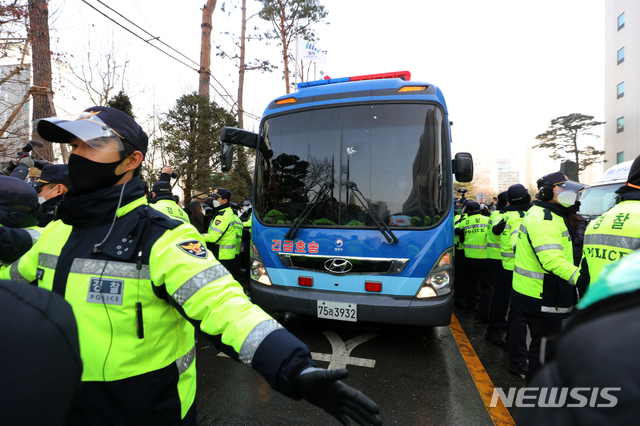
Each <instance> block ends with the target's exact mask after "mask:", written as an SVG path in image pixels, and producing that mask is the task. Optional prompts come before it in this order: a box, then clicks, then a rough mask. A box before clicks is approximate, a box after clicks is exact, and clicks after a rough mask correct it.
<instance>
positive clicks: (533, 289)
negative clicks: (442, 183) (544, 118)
mask: <svg viewBox="0 0 640 426" xmlns="http://www.w3.org/2000/svg"><path fill="white" fill-rule="evenodd" d="M583 188H584V185H582V184H580V183H578V182H572V181H570V180H569V178H568V177H567V176H566V175H564V174H563V173H560V172H556V173H551V174H548V175H545V176H543V177H542V178H541V179H539V180H538V194H537V196H536V197H537V198H538V200H539V201H537V202H536V203H534V206H533V207H531V209H529V211H528V212H527V214H526V215H525V217H524V219H523V220H522V224H521V225H520V230H519V233H518V243H517V246H516V251H515V254H516V257H515V266H514V270H513V291H512V292H511V306H512V308H513V310H514V313H513V316H512V323H511V325H510V327H511V328H514V327H522V323H526V325H527V326H528V327H529V331H530V332H531V344H530V346H529V356H528V358H529V367H528V371H527V379H528V380H529V379H530V378H531V377H532V376H533V374H535V372H536V371H537V370H538V368H539V367H540V341H541V339H542V338H543V337H545V336H549V335H553V334H557V333H559V332H560V330H561V328H562V319H563V318H567V317H568V316H570V315H571V312H572V311H573V305H574V302H575V296H576V290H575V284H576V280H577V279H578V275H579V272H578V267H577V266H575V265H574V263H573V247H572V244H571V233H570V226H568V222H569V216H570V214H571V209H570V208H571V207H572V206H573V205H574V204H575V203H576V201H577V198H578V193H579V191H580V190H582V189H583ZM511 334H512V333H511V332H510V335H511ZM513 334H514V335H515V333H513ZM510 339H511V337H510ZM518 343H519V342H515V341H514V342H510V343H509V344H510V346H512V345H515V344H518ZM523 349H524V348H520V350H519V351H520V352H522V351H523ZM514 352H515V351H514ZM512 362H513V359H512Z"/></svg>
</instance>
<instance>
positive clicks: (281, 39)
mask: <svg viewBox="0 0 640 426" xmlns="http://www.w3.org/2000/svg"><path fill="white" fill-rule="evenodd" d="M260 3H262V10H261V11H260V12H259V14H258V15H259V16H260V18H261V19H264V20H265V21H268V22H270V23H271V27H272V28H271V29H270V30H269V31H266V32H265V33H264V37H265V38H267V39H270V40H277V45H278V46H282V49H283V63H284V65H285V67H284V80H285V82H287V84H288V83H289V68H288V62H289V60H292V59H293V55H292V54H291V53H289V51H290V48H289V45H290V44H291V43H292V42H293V41H294V39H295V37H296V36H297V37H298V38H301V39H303V40H307V41H314V40H316V34H315V32H314V30H313V29H312V28H311V26H312V25H313V24H315V23H319V22H321V21H322V20H323V19H325V18H326V17H327V15H328V14H329V12H328V11H327V10H326V9H325V7H324V6H323V5H321V4H320V1H319V0H260ZM293 48H294V49H295V46H294V47H293ZM287 93H289V92H288V91H287Z"/></svg>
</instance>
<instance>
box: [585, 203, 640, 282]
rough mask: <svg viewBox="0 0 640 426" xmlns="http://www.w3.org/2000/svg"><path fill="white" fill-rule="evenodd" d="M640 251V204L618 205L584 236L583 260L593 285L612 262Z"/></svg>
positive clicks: (599, 219)
mask: <svg viewBox="0 0 640 426" xmlns="http://www.w3.org/2000/svg"><path fill="white" fill-rule="evenodd" d="M638 248H640V201H637V200H628V201H622V202H620V203H619V204H616V205H615V206H613V207H612V208H611V210H609V211H608V212H606V213H604V214H603V215H602V216H600V217H599V218H598V219H596V220H594V221H593V222H591V223H590V224H589V226H588V227H587V230H586V231H585V234H584V247H583V260H585V261H586V263H587V265H588V269H589V277H590V283H592V282H595V281H596V280H597V279H598V277H599V276H600V273H601V272H602V269H603V268H604V267H605V266H607V265H608V264H610V263H613V262H615V261H617V260H620V259H621V258H622V257H624V256H626V255H627V254H629V253H631V252H632V251H633V250H636V249H638Z"/></svg>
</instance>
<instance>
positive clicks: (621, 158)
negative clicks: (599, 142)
mask: <svg viewBox="0 0 640 426" xmlns="http://www.w3.org/2000/svg"><path fill="white" fill-rule="evenodd" d="M622 162H624V151H622V152H619V153H617V154H616V164H620V163H622Z"/></svg>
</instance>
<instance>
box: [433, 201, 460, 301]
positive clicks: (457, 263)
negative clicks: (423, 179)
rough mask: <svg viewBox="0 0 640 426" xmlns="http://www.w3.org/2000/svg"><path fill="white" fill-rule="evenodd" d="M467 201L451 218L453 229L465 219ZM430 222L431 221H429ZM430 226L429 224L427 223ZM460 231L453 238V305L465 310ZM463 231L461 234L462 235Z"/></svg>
mask: <svg viewBox="0 0 640 426" xmlns="http://www.w3.org/2000/svg"><path fill="white" fill-rule="evenodd" d="M466 202H467V199H466V198H465V199H464V200H463V201H462V205H461V209H460V210H459V211H457V213H456V214H455V215H454V217H453V226H454V229H458V225H459V224H460V223H461V222H462V221H463V220H464V219H466V218H467V213H466V208H465V205H466ZM429 220H431V219H429ZM429 224H430V223H429ZM459 232H460V231H456V233H455V234H454V237H453V243H454V247H455V264H454V281H453V288H454V292H453V304H454V305H455V306H457V307H459V308H462V309H466V308H467V300H466V297H465V291H464V283H465V279H466V276H467V274H466V271H465V268H466V263H465V262H466V259H465V257H464V244H463V243H462V242H461V241H460V238H461V235H460V234H459ZM463 233H464V231H463V232H462V234H463Z"/></svg>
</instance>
